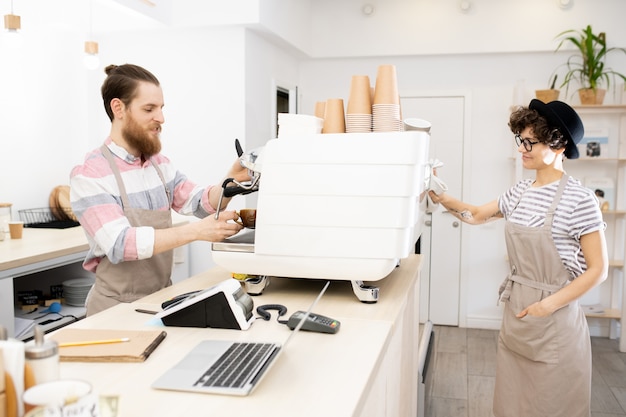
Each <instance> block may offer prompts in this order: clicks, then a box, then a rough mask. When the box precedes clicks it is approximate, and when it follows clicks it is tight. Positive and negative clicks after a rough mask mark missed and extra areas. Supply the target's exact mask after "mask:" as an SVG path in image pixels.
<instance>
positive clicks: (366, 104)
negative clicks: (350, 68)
mask: <svg viewBox="0 0 626 417" xmlns="http://www.w3.org/2000/svg"><path fill="white" fill-rule="evenodd" d="M370 90H371V87H370V77H368V76H367V75H353V76H352V82H351V83H350V98H349V99H348V109H347V114H372V97H371V93H370Z"/></svg>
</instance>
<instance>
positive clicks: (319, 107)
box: [314, 101, 326, 119]
mask: <svg viewBox="0 0 626 417" xmlns="http://www.w3.org/2000/svg"><path fill="white" fill-rule="evenodd" d="M325 110H326V102H325V101H318V102H317V103H315V113H314V115H315V117H319V118H320V119H323V118H324V111H325Z"/></svg>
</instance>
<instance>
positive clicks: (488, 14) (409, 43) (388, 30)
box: [307, 0, 626, 58]
mask: <svg viewBox="0 0 626 417" xmlns="http://www.w3.org/2000/svg"><path fill="white" fill-rule="evenodd" d="M368 3H369V4H371V5H372V6H373V7H374V13H372V14H371V15H369V16H367V15H364V14H363V13H362V11H361V8H362V7H363V5H364V4H368ZM469 3H471V4H472V7H471V8H470V10H469V12H467V13H463V12H461V10H460V8H459V7H458V4H459V1H458V0H343V1H336V0H314V1H312V2H311V10H312V13H311V22H312V29H311V32H312V34H311V39H312V48H311V50H310V51H307V52H308V53H309V54H310V55H311V56H313V57H318V58H322V57H327V58H328V57H339V58H342V57H363V56H394V55H443V54H458V53H494V52H497V53H500V52H507V53H511V52H527V51H552V50H553V49H554V48H555V47H556V45H557V43H556V42H554V41H553V39H554V37H555V36H556V35H557V34H558V33H560V32H562V31H564V30H568V29H578V28H583V27H585V26H586V25H587V24H591V25H592V26H593V27H594V29H597V30H603V31H605V32H607V33H608V34H609V38H608V40H609V43H610V42H611V41H612V42H617V44H618V45H620V44H621V46H624V40H625V39H626V27H625V25H624V24H623V20H622V18H621V16H622V15H623V12H624V2H623V1H622V0H572V1H571V4H572V5H573V6H572V7H571V8H569V9H566V10H563V9H560V8H559V7H558V6H557V0H524V1H520V0H469Z"/></svg>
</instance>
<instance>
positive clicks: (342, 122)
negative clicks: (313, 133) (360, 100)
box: [322, 98, 346, 133]
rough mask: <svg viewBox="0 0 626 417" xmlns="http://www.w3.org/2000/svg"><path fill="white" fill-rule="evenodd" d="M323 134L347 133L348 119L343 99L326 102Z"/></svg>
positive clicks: (330, 99)
mask: <svg viewBox="0 0 626 417" xmlns="http://www.w3.org/2000/svg"><path fill="white" fill-rule="evenodd" d="M322 133H346V118H345V111H344V108H343V99H342V98H329V99H328V100H326V106H325V109H324V127H323V128H322Z"/></svg>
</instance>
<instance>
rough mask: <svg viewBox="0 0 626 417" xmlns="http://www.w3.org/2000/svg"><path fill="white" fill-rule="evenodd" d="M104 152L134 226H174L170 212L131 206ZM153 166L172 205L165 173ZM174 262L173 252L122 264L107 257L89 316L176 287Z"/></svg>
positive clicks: (90, 298)
mask: <svg viewBox="0 0 626 417" xmlns="http://www.w3.org/2000/svg"><path fill="white" fill-rule="evenodd" d="M101 149H102V153H103V154H104V156H105V157H106V158H107V160H108V162H109V165H111V169H112V170H113V174H114V175H115V179H116V181H117V186H118V187H119V189H120V196H121V198H122V206H123V209H124V215H125V216H126V217H127V218H128V221H129V222H130V225H131V226H133V227H139V226H151V227H154V228H155V229H165V228H168V227H171V226H172V216H171V213H170V210H166V211H157V210H147V209H140V208H132V207H131V205H130V201H129V199H128V194H127V193H126V187H124V182H123V181H122V176H121V175H120V171H119V169H118V167H117V165H116V164H115V161H114V157H113V154H112V153H111V151H110V150H109V148H108V147H107V146H106V145H103V146H102V148H101ZM152 165H153V166H154V168H155V169H156V171H157V173H158V175H159V178H161V181H162V182H163V186H164V187H165V191H166V193H167V199H168V201H169V202H170V204H171V197H170V193H169V189H168V188H167V185H166V184H165V179H164V178H163V173H162V172H161V170H160V169H159V167H158V166H157V165H156V164H155V163H154V162H152ZM173 259H174V257H173V251H171V250H170V251H166V252H163V253H159V254H156V255H153V256H152V257H151V258H150V259H142V260H138V261H128V262H121V263H119V264H113V263H111V261H109V258H107V257H106V256H105V257H104V258H103V259H102V260H101V261H100V263H99V264H98V267H97V269H96V281H95V284H94V286H93V287H92V289H91V291H90V292H89V296H88V297H87V315H88V316H89V315H92V314H95V313H97V312H99V311H102V310H105V309H107V308H109V307H113V306H114V305H116V304H119V303H130V302H132V301H135V300H138V299H139V298H141V297H144V296H146V295H149V294H152V293H153V292H155V291H158V290H160V289H162V288H165V287H167V286H170V285H172V281H171V279H170V277H171V274H172V266H173Z"/></svg>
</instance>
